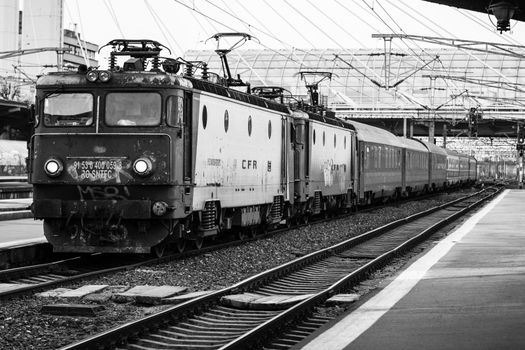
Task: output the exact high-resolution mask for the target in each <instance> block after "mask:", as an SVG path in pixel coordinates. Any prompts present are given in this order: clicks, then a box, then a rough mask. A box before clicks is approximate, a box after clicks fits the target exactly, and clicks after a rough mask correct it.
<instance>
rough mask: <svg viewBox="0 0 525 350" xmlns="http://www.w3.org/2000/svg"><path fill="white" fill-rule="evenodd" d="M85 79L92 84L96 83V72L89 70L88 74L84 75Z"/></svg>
mask: <svg viewBox="0 0 525 350" xmlns="http://www.w3.org/2000/svg"><path fill="white" fill-rule="evenodd" d="M86 79H87V80H88V81H90V82H92V83H94V82H95V81H97V79H98V72H97V71H96V70H90V71H89V72H87V74H86Z"/></svg>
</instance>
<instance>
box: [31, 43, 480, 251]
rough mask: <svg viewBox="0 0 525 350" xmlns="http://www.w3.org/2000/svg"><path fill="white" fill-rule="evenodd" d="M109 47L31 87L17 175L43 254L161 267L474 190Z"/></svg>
mask: <svg viewBox="0 0 525 350" xmlns="http://www.w3.org/2000/svg"><path fill="white" fill-rule="evenodd" d="M109 45H110V46H112V48H113V51H112V52H111V55H110V63H109V68H108V69H107V70H98V69H92V68H87V67H85V66H80V67H79V69H78V71H75V72H53V73H48V74H46V75H43V76H41V77H39V78H38V81H37V85H36V91H37V93H36V102H35V117H34V119H35V120H34V133H33V135H32V136H31V138H30V141H29V157H28V158H29V169H28V177H29V181H30V183H32V184H33V189H34V190H33V205H32V211H33V214H34V217H35V219H41V220H43V226H44V233H45V236H46V238H47V240H48V241H49V242H50V243H51V244H52V246H53V250H54V251H56V252H79V253H91V252H105V253H153V254H155V255H157V256H161V255H162V254H165V252H166V251H167V250H175V251H179V252H180V251H183V250H184V249H185V247H186V245H187V244H193V245H194V246H195V247H197V248H200V247H202V244H203V241H204V240H205V239H213V238H216V237H219V236H221V235H224V234H232V233H233V234H235V235H238V237H239V238H243V237H247V236H253V235H255V234H257V233H259V232H261V231H265V230H267V229H268V228H272V227H276V226H279V225H291V224H294V223H298V222H308V220H309V219H310V218H311V217H314V216H319V215H331V214H333V213H338V212H344V211H350V210H353V209H355V208H357V207H358V206H362V205H367V204H372V203H375V202H381V201H386V200H390V199H395V198H399V197H407V196H412V195H417V194H420V193H425V192H433V191H439V190H443V189H446V188H450V187H453V186H459V185H461V184H468V183H473V182H475V181H476V176H477V174H476V160H475V159H474V158H473V157H470V156H467V155H463V154H459V153H456V152H453V151H450V150H445V149H442V148H439V147H437V146H436V145H434V144H430V143H428V142H424V141H420V140H416V139H409V138H403V137H397V136H395V135H393V134H391V133H390V132H388V131H385V130H382V129H379V128H376V127H372V126H368V125H365V124H361V123H357V122H353V121H345V120H341V119H338V118H336V117H335V116H334V115H332V114H331V113H329V112H328V111H326V110H319V109H316V110H312V109H310V110H309V109H308V108H292V107H290V105H287V104H283V103H280V102H279V101H278V99H275V98H270V96H269V95H265V94H263V93H252V92H254V91H259V92H261V91H263V90H264V89H262V90H261V89H259V90H256V89H251V90H250V88H249V85H247V86H248V88H246V91H242V89H244V88H241V85H242V84H236V86H230V85H229V84H228V81H226V80H225V79H221V77H219V76H217V75H213V74H211V73H209V72H207V70H206V67H205V65H201V67H203V69H202V70H201V71H202V76H197V74H196V72H197V70H196V69H194V70H192V67H193V68H195V66H196V65H199V64H200V63H195V62H184V61H180V60H174V59H172V58H161V57H160V54H159V53H160V51H161V50H162V47H161V45H160V44H159V43H158V42H156V41H151V40H123V39H119V40H113V41H111V42H110V43H109ZM121 56H125V59H126V60H125V62H124V64H123V66H122V67H120V66H118V65H117V58H120V57H121ZM181 62H182V63H181ZM182 64H184V65H185V66H186V69H184V71H183V72H182V73H178V71H179V70H180V69H181V68H182V67H181V66H182ZM148 67H150V68H148ZM237 82H238V81H237ZM273 97H275V96H273ZM188 242H189V243H188Z"/></svg>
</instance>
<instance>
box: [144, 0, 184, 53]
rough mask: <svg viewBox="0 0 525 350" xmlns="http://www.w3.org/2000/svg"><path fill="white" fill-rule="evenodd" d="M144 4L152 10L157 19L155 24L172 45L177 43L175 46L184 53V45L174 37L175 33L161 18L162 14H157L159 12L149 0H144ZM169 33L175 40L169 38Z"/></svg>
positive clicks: (151, 12) (152, 15) (154, 18)
mask: <svg viewBox="0 0 525 350" xmlns="http://www.w3.org/2000/svg"><path fill="white" fill-rule="evenodd" d="M144 4H145V5H146V8H147V9H148V11H149V12H150V14H151V17H153V20H154V21H155V24H156V25H157V27H158V28H159V30H160V31H161V33H162V35H163V36H164V38H165V39H166V42H167V43H168V44H169V45H170V46H171V47H173V44H175V46H176V47H177V49H178V50H179V52H180V54H181V55H182V53H183V52H184V50H183V49H182V47H181V46H180V45H179V43H178V41H177V40H176V39H175V38H174V37H173V34H172V33H171V30H170V29H169V28H168V27H167V26H166V25H165V24H164V22H163V21H162V18H160V16H159V15H158V14H157V12H155V9H154V8H153V7H152V6H151V4H150V3H149V1H148V0H144ZM168 35H169V37H170V38H171V39H172V40H173V41H172V40H170V38H168Z"/></svg>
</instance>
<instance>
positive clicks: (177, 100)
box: [166, 96, 184, 126]
mask: <svg viewBox="0 0 525 350" xmlns="http://www.w3.org/2000/svg"><path fill="white" fill-rule="evenodd" d="M182 101H183V100H182V97H181V96H168V102H167V104H166V121H167V123H168V125H169V126H181V125H182V117H183V111H184V106H183V102H182Z"/></svg>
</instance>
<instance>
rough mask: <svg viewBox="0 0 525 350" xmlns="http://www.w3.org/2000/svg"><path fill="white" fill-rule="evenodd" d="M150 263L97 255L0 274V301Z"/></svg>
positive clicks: (131, 258) (142, 260) (25, 267)
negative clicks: (0, 285)
mask: <svg viewBox="0 0 525 350" xmlns="http://www.w3.org/2000/svg"><path fill="white" fill-rule="evenodd" d="M149 262H151V260H146V259H143V258H142V259H141V258H139V257H133V256H126V257H125V258H122V257H118V258H117V257H110V256H102V255H101V254H92V255H88V256H77V257H73V258H68V259H64V260H58V261H52V262H48V263H43V264H38V265H31V266H24V267H17V268H13V269H7V270H1V271H0V284H2V285H3V288H2V289H0V298H5V297H10V296H13V295H16V294H22V293H27V292H32V291H35V290H40V289H44V288H49V287H51V286H55V285H58V284H62V283H66V282H70V281H74V280H78V279H82V278H87V277H91V276H96V275H100V274H105V273H110V272H116V271H120V270H124V269H129V268H133V267H135V266H138V265H141V264H145V263H149Z"/></svg>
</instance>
